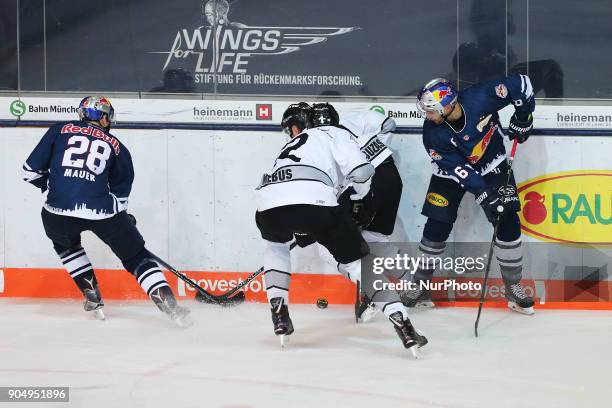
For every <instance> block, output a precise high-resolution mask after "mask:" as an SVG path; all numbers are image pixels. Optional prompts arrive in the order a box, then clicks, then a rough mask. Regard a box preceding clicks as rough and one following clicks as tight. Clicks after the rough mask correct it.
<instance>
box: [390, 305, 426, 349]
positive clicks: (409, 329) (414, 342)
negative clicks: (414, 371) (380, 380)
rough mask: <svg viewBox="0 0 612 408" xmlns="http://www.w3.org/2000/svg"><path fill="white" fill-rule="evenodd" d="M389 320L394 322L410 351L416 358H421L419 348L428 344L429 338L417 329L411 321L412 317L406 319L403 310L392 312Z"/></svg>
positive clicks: (398, 333) (401, 338)
mask: <svg viewBox="0 0 612 408" xmlns="http://www.w3.org/2000/svg"><path fill="white" fill-rule="evenodd" d="M389 320H390V321H391V323H393V327H394V328H395V331H396V332H397V335H398V336H399V338H400V340H401V341H402V344H403V345H404V347H405V348H406V349H408V350H409V351H410V353H411V354H412V356H413V357H414V358H417V359H418V358H420V357H421V353H420V352H419V349H420V348H421V347H423V346H424V345H426V344H427V338H426V337H425V336H423V335H421V334H419V333H418V332H417V331H416V329H415V328H414V327H413V326H412V323H410V319H408V318H406V320H404V317H403V316H402V313H401V312H395V313H393V314H391V316H389Z"/></svg>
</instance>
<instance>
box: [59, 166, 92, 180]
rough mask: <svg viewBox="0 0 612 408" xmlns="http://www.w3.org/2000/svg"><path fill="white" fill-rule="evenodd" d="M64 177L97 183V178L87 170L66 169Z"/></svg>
mask: <svg viewBox="0 0 612 408" xmlns="http://www.w3.org/2000/svg"><path fill="white" fill-rule="evenodd" d="M64 177H76V178H81V179H85V180H87V181H92V182H95V181H96V176H94V175H93V174H91V173H90V172H88V171H85V170H77V169H66V170H64Z"/></svg>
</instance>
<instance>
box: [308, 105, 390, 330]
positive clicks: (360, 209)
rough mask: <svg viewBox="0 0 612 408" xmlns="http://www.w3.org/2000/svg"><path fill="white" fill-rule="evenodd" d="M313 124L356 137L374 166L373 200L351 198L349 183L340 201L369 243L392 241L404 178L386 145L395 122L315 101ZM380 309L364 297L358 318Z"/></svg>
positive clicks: (369, 316) (379, 115)
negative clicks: (342, 109) (342, 111)
mask: <svg viewBox="0 0 612 408" xmlns="http://www.w3.org/2000/svg"><path fill="white" fill-rule="evenodd" d="M312 126H314V127H326V128H327V127H329V126H333V127H339V128H341V129H345V130H347V131H349V132H350V133H351V134H352V135H353V136H354V137H355V138H356V139H357V143H358V144H359V147H360V149H361V151H362V152H363V153H364V154H365V156H366V158H367V159H368V161H369V162H370V163H371V164H372V165H373V166H374V167H375V172H374V175H373V177H372V188H371V190H372V197H371V200H359V201H354V200H350V199H349V195H350V194H352V192H353V189H352V187H351V185H350V183H344V184H348V185H346V186H344V187H343V188H346V190H345V191H344V192H343V193H342V195H341V196H340V198H339V202H340V205H341V206H343V207H345V208H347V209H348V211H350V212H351V215H352V218H353V219H354V221H355V223H356V224H357V225H358V226H359V227H360V228H361V235H362V236H363V238H364V239H365V241H366V242H368V243H373V242H389V237H390V236H391V234H392V233H393V229H394V226H395V220H396V218H397V211H398V209H399V203H400V200H401V196H402V179H401V177H400V174H399V171H398V170H397V167H396V166H395V162H394V160H393V156H392V154H393V152H392V151H391V149H389V148H388V147H387V143H388V141H389V138H390V137H391V135H392V133H393V132H394V131H395V128H396V124H395V121H394V120H393V119H392V118H389V117H386V116H385V115H383V114H381V113H379V112H375V111H359V112H356V111H354V112H346V113H343V114H342V116H339V115H338V112H337V111H336V109H335V108H334V107H333V106H332V105H331V104H329V103H315V104H314V105H313V123H312ZM297 242H298V245H300V246H302V247H303V246H305V245H307V244H309V243H311V242H312V239H311V240H308V239H306V238H304V237H300V236H297ZM320 252H321V254H322V255H323V257H324V258H326V257H328V256H326V255H327V254H326V253H325V252H326V251H324V250H321V251H320ZM397 278H399V277H397ZM378 311H379V310H378V309H377V308H376V307H375V306H374V304H373V303H371V302H370V301H369V299H367V297H366V296H364V298H363V299H361V302H360V305H359V307H358V308H357V318H358V319H359V320H360V321H363V322H365V321H368V320H370V319H372V318H373V317H374V316H375V315H376V314H377V313H378Z"/></svg>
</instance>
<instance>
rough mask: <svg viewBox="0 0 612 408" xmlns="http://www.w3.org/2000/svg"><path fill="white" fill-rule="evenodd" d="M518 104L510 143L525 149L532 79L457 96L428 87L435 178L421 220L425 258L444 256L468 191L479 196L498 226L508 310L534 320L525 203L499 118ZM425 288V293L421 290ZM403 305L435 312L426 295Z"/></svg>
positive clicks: (441, 85) (445, 86)
mask: <svg viewBox="0 0 612 408" xmlns="http://www.w3.org/2000/svg"><path fill="white" fill-rule="evenodd" d="M509 104H513V105H514V108H515V112H514V114H513V115H512V118H511V119H510V125H509V127H508V136H509V138H510V139H511V140H514V139H518V141H519V143H523V142H525V141H526V140H527V138H528V137H529V135H530V133H531V130H532V123H533V116H532V112H533V111H534V109H535V100H534V94H533V88H532V86H531V82H530V80H529V77H527V76H525V75H518V74H513V75H510V76H508V77H506V78H502V79H499V80H492V81H488V82H483V83H481V84H477V85H474V86H472V87H470V88H467V89H465V90H462V91H460V92H458V91H457V90H456V89H455V87H454V86H453V85H452V84H451V83H449V82H448V81H446V80H445V79H441V78H437V79H434V80H432V81H430V82H428V83H427V84H426V85H425V86H424V87H423V89H422V90H421V91H420V93H419V94H418V97H417V106H418V108H419V110H420V111H421V112H422V113H423V115H424V116H425V117H426V120H425V123H424V124H423V145H424V147H425V149H426V150H427V153H428V154H429V156H430V157H431V160H432V163H433V167H434V172H433V175H432V176H431V180H430V184H429V189H428V191H427V195H426V197H425V203H424V205H423V210H422V214H423V215H425V216H426V217H427V222H426V224H425V227H424V230H423V237H422V239H421V242H420V245H419V249H420V251H421V252H422V253H421V254H420V255H422V256H427V257H430V258H432V257H434V258H435V257H440V256H442V254H443V252H444V248H445V242H446V240H447V239H448V237H449V235H450V233H451V230H452V228H453V224H454V222H455V220H456V218H457V210H458V208H459V204H460V203H461V199H462V198H463V195H464V194H465V192H466V191H467V192H470V193H472V194H474V196H475V198H476V202H478V203H479V204H480V206H481V207H482V209H483V211H484V213H485V214H486V217H487V219H488V220H489V221H490V222H491V223H499V227H498V229H497V236H496V238H495V256H496V258H497V260H498V262H499V265H500V270H501V273H502V278H503V280H504V285H505V296H506V298H507V300H508V307H510V308H511V309H512V310H515V311H518V312H521V313H525V314H533V299H532V298H531V297H529V296H527V295H526V294H525V292H524V290H523V287H522V286H521V283H520V281H521V279H522V250H521V224H520V219H519V217H518V214H517V212H518V211H519V210H520V202H519V198H518V194H517V190H516V183H515V180H514V177H511V178H510V182H509V184H508V185H506V181H507V173H508V164H507V161H506V150H505V147H504V144H503V135H504V133H503V131H502V126H501V124H500V121H499V116H498V111H499V110H500V109H502V108H504V107H506V106H507V105H509ZM433 272H434V271H433V269H427V268H420V269H418V270H417V271H416V274H415V277H414V279H415V281H417V282H418V281H422V280H430V279H431V277H432V275H433ZM418 287H420V286H418ZM403 295H404V296H403V299H402V300H403V301H404V304H406V305H407V306H415V305H417V304H421V305H425V306H433V303H432V302H431V296H430V293H429V292H428V291H426V290H421V289H418V290H414V291H407V292H404V294H403Z"/></svg>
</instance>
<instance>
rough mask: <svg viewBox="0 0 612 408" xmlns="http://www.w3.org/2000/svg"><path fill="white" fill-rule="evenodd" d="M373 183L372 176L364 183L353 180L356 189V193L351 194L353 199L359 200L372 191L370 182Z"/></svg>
mask: <svg viewBox="0 0 612 408" xmlns="http://www.w3.org/2000/svg"><path fill="white" fill-rule="evenodd" d="M371 183H372V177H370V178H369V179H367V180H366V181H364V182H363V183H357V182H356V181H353V189H354V190H355V193H354V194H351V200H353V201H358V200H361V199H362V198H363V197H365V196H366V194H368V192H369V191H370V184H371Z"/></svg>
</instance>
